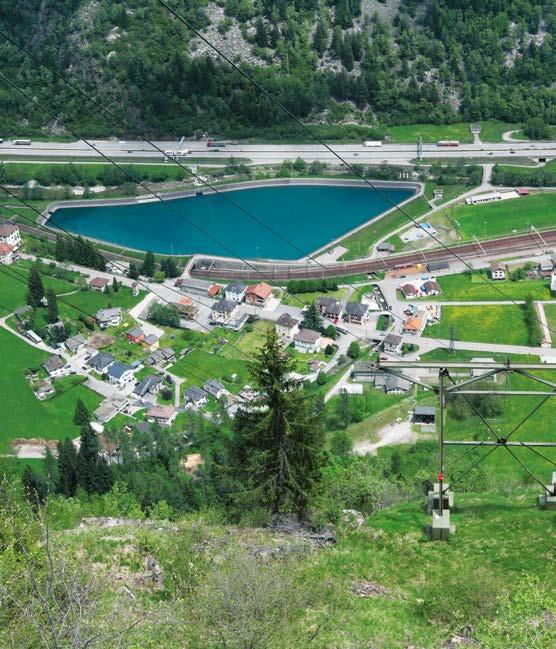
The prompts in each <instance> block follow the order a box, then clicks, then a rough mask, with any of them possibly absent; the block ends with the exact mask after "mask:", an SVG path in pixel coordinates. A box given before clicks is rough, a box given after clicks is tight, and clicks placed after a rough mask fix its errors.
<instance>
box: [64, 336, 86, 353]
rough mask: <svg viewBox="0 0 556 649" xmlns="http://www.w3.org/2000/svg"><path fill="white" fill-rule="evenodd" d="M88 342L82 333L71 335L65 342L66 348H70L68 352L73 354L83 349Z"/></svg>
mask: <svg viewBox="0 0 556 649" xmlns="http://www.w3.org/2000/svg"><path fill="white" fill-rule="evenodd" d="M86 344H87V341H86V340H85V338H84V337H83V336H82V335H81V334H76V335H75V336H71V337H70V338H68V339H67V340H66V341H65V342H64V346H65V348H66V349H67V350H68V352H71V353H72V354H77V352H78V351H80V350H81V349H83V348H84V347H85V345H86Z"/></svg>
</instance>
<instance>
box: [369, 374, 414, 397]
mask: <svg viewBox="0 0 556 649" xmlns="http://www.w3.org/2000/svg"><path fill="white" fill-rule="evenodd" d="M410 387H411V383H410V382H409V381H407V380H406V379H402V378H400V377H399V376H394V374H388V373H386V372H378V373H377V375H376V376H375V388H379V389H382V390H384V392H387V393H388V394H401V393H402V392H407V391H408V390H409V388H410Z"/></svg>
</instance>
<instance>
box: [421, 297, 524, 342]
mask: <svg viewBox="0 0 556 649" xmlns="http://www.w3.org/2000/svg"><path fill="white" fill-rule="evenodd" d="M451 325H454V326H455V338H456V340H469V341H475V342H484V343H494V344H507V345H527V331H526V329H525V324H524V320H523V311H522V309H521V307H519V306H514V305H497V304H496V305H495V304H492V305H488V306H444V307H442V311H441V317H440V324H438V325H432V326H428V327H426V328H425V331H424V332H423V335H424V336H427V337H429V338H441V339H445V340H449V339H450V326H451Z"/></svg>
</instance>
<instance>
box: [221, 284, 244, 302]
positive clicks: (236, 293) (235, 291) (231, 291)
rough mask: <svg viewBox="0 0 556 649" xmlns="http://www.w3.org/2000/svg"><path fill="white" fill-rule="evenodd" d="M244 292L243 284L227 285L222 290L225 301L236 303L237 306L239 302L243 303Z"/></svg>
mask: <svg viewBox="0 0 556 649" xmlns="http://www.w3.org/2000/svg"><path fill="white" fill-rule="evenodd" d="M246 290H247V286H245V284H228V286H226V288H225V290H224V293H225V295H226V300H229V301H232V302H237V303H238V304H239V303H240V302H243V298H244V297H245V291H246Z"/></svg>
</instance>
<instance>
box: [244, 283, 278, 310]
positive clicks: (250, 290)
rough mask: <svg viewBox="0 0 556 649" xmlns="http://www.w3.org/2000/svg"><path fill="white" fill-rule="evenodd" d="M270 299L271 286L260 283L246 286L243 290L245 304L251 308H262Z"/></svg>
mask: <svg viewBox="0 0 556 649" xmlns="http://www.w3.org/2000/svg"><path fill="white" fill-rule="evenodd" d="M271 297H272V286H270V285H269V284H265V283H264V282H261V283H260V284H253V285H252V286H248V287H247V289H246V290H245V302H246V303H247V304H251V305H252V306H258V307H261V308H264V307H265V306H266V305H267V304H268V301H269V299H270V298H271Z"/></svg>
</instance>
